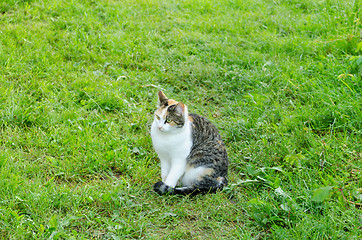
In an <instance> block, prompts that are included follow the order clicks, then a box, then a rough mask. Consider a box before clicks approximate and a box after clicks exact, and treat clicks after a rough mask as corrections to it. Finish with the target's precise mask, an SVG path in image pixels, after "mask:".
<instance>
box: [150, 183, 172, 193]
mask: <svg viewBox="0 0 362 240" xmlns="http://www.w3.org/2000/svg"><path fill="white" fill-rule="evenodd" d="M153 190H155V192H156V193H158V194H159V195H164V194H171V193H172V191H173V189H172V188H171V187H170V186H167V185H166V184H165V183H164V182H162V181H159V182H156V183H155V185H154V186H153Z"/></svg>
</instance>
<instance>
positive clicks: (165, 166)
mask: <svg viewBox="0 0 362 240" xmlns="http://www.w3.org/2000/svg"><path fill="white" fill-rule="evenodd" d="M160 160H161V178H162V182H165V181H166V178H167V176H168V174H169V172H170V168H171V164H170V161H168V160H165V159H160Z"/></svg>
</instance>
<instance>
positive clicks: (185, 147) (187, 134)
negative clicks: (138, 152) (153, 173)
mask: <svg viewBox="0 0 362 240" xmlns="http://www.w3.org/2000/svg"><path fill="white" fill-rule="evenodd" d="M151 137H152V143H153V147H154V148H155V151H156V152H157V154H158V155H159V156H160V158H168V159H169V160H170V161H172V159H175V160H176V159H179V158H184V159H186V157H187V156H188V155H189V153H190V150H191V146H192V139H191V124H190V123H189V122H187V123H185V125H184V127H183V128H180V129H177V131H172V132H162V131H160V130H159V129H158V127H157V123H156V122H155V121H154V122H153V123H152V127H151ZM161 160H163V159H161Z"/></svg>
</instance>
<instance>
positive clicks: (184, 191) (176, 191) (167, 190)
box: [153, 179, 227, 196]
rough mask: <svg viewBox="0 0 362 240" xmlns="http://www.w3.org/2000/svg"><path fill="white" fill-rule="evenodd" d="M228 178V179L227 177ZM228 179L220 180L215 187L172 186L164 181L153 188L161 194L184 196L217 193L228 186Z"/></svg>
mask: <svg viewBox="0 0 362 240" xmlns="http://www.w3.org/2000/svg"><path fill="white" fill-rule="evenodd" d="M225 180H226V179H225ZM226 183H227V180H226V182H225V181H220V182H219V183H218V185H216V186H213V187H202V188H200V187H178V188H172V187H170V186H168V185H166V184H165V183H163V182H162V181H160V182H157V183H155V185H154V186H153V189H154V190H155V192H156V193H158V194H159V195H167V194H169V195H183V196H194V195H198V194H207V193H215V192H217V191H220V190H222V189H223V187H224V186H226Z"/></svg>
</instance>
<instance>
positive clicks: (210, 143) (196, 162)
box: [188, 114, 228, 177]
mask: <svg viewBox="0 0 362 240" xmlns="http://www.w3.org/2000/svg"><path fill="white" fill-rule="evenodd" d="M189 121H190V122H191V126H192V140H193V145H192V148H191V152H190V155H189V156H188V164H189V165H192V166H195V167H197V166H206V167H210V168H212V169H213V170H214V171H215V174H216V176H224V177H225V176H226V175H227V169H228V156H227V152H226V147H225V144H224V142H223V140H222V138H221V135H220V133H219V131H218V129H217V128H216V126H215V125H214V124H212V123H211V122H210V121H209V120H208V119H207V118H205V117H203V116H200V115H197V114H189Z"/></svg>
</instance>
